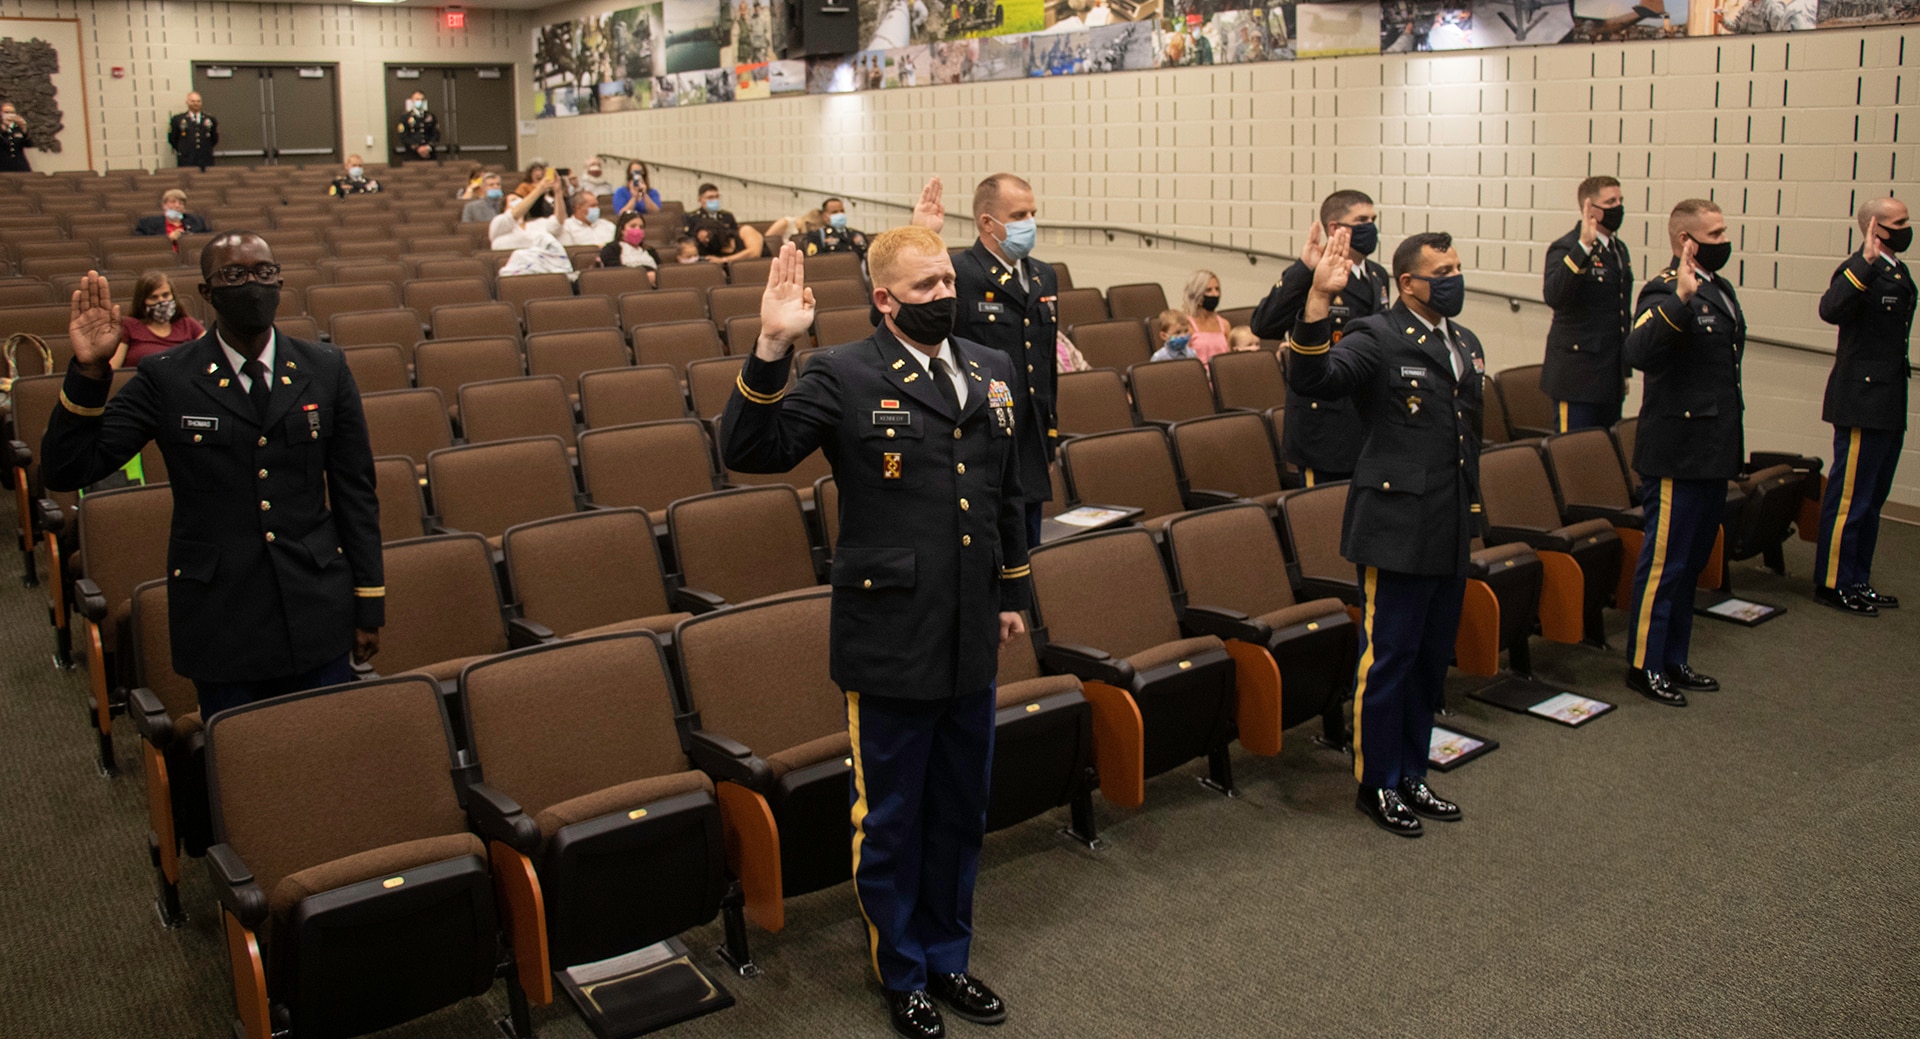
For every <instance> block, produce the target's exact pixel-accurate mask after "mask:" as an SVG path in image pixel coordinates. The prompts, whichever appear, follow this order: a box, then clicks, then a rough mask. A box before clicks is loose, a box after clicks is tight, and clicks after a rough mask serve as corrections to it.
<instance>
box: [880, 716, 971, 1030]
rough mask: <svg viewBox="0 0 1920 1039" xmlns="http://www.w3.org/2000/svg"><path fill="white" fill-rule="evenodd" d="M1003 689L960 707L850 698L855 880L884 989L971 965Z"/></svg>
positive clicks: (919, 984) (902, 988)
mask: <svg viewBox="0 0 1920 1039" xmlns="http://www.w3.org/2000/svg"><path fill="white" fill-rule="evenodd" d="M994 695H995V694H994V687H993V686H988V687H987V688H986V689H984V690H982V691H980V692H977V693H971V694H968V695H966V696H957V697H954V698H953V699H951V700H905V699H901V698H899V697H889V696H862V695H861V694H859V693H855V692H849V693H847V735H848V737H849V739H850V741H851V742H852V745H853V791H852V798H853V885H854V894H855V896H856V897H857V898H859V900H860V913H861V915H862V916H864V917H865V918H866V922H867V945H868V949H869V951H871V953H872V955H873V971H874V973H875V974H877V975H879V977H880V984H881V985H883V986H885V987H886V988H889V989H892V990H894V991H897V992H910V991H913V990H914V989H923V988H926V987H927V975H928V974H958V973H961V972H963V971H965V970H966V969H967V950H968V947H969V946H970V945H971V944H972V941H973V881H974V876H975V874H976V873H978V872H979V868H980V842H981V839H982V837H984V836H985V834H986V830H987V787H988V780H989V778H990V777H991V776H992V774H993V716H994Z"/></svg>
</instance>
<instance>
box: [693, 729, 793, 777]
mask: <svg viewBox="0 0 1920 1039" xmlns="http://www.w3.org/2000/svg"><path fill="white" fill-rule="evenodd" d="M687 757H688V758H690V759H691V760H692V761H693V764H694V767H695V768H698V769H699V770H700V771H702V772H705V773H706V774H707V775H709V776H712V777H713V778H715V779H729V780H732V781H733V782H735V783H738V784H740V785H741V786H744V787H746V788H747V789H749V790H766V789H767V787H768V785H769V784H770V783H771V782H772V780H773V772H772V770H771V769H769V768H768V767H767V763H766V762H765V761H762V760H760V759H759V758H757V757H755V756H754V753H753V751H752V750H750V749H748V748H747V745H746V744H744V743H741V742H740V741H738V740H736V739H733V738H731V737H728V736H723V735H721V734H720V733H717V732H708V731H707V730H705V729H694V730H693V731H692V732H689V733H688V734H687Z"/></svg>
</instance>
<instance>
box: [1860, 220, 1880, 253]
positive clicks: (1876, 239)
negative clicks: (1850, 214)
mask: <svg viewBox="0 0 1920 1039" xmlns="http://www.w3.org/2000/svg"><path fill="white" fill-rule="evenodd" d="M1860 255H1862V256H1865V257H1866V258H1867V262H1868V263H1872V262H1873V261H1875V260H1877V259H1879V258H1880V255H1881V247H1880V218H1879V217H1877V216H1876V217H1874V218H1872V219H1870V220H1868V221H1867V240H1866V242H1865V243H1863V244H1862V245H1861V247H1860Z"/></svg>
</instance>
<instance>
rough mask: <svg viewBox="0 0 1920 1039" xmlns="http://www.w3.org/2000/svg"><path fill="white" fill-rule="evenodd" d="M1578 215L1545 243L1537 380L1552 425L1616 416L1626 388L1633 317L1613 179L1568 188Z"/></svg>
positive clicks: (1621, 213) (1571, 426) (1599, 423)
mask: <svg viewBox="0 0 1920 1039" xmlns="http://www.w3.org/2000/svg"><path fill="white" fill-rule="evenodd" d="M1574 194H1575V196H1576V198H1577V200H1578V201H1579V203H1580V223H1579V224H1577V225H1576V226H1575V227H1574V229H1573V230H1571V231H1569V232H1567V233H1566V234H1564V235H1562V236H1561V237H1560V238H1558V239H1556V240H1555V241H1554V243H1553V244H1552V245H1549V246H1547V272H1546V276H1545V280H1546V285H1545V289H1544V292H1545V297H1546V301H1547V306H1549V307H1551V308H1553V325H1552V327H1550V328H1548V329H1547V356H1546V363H1545V364H1544V365H1542V366H1541V369H1540V388H1541V389H1542V390H1544V391H1545V392H1546V394H1547V396H1549V397H1551V398H1553V401H1554V403H1555V405H1556V407H1555V411H1556V418H1557V420H1558V422H1559V427H1560V432H1562V433H1565V432H1568V431H1570V430H1575V429H1591V428H1594V427H1599V428H1601V429H1608V428H1611V427H1612V426H1613V424H1614V423H1616V422H1618V421H1620V405H1621V402H1622V401H1624V400H1625V399H1626V396H1627V376H1628V374H1629V372H1628V369H1627V366H1626V362H1625V360H1623V359H1622V356H1621V352H1622V349H1623V347H1624V346H1625V344H1626V341H1627V326H1628V324H1629V323H1630V322H1632V320H1633V257H1632V255H1630V254H1629V253H1628V252H1627V243H1625V242H1623V241H1621V240H1620V238H1619V233H1620V224H1621V222H1622V221H1624V220H1625V219H1626V215H1627V206H1626V201H1625V199H1624V198H1623V197H1622V196H1621V193H1620V182H1619V181H1617V180H1615V179H1613V178H1612V177H1588V178H1587V179H1586V180H1583V181H1581V182H1580V186H1579V188H1578V189H1576V190H1575V192H1574Z"/></svg>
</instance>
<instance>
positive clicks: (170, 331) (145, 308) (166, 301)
mask: <svg viewBox="0 0 1920 1039" xmlns="http://www.w3.org/2000/svg"><path fill="white" fill-rule="evenodd" d="M206 334H207V330H206V328H205V327H204V326H202V325H201V324H200V322H198V321H195V320H194V319H193V316H192V315H191V314H188V313H187V312H186V311H184V310H182V309H181V307H180V301H179V300H177V299H175V298H174V297H173V285H172V284H170V283H169V282H168V281H167V276H166V274H164V273H162V272H160V271H148V272H146V273H145V274H142V275H141V276H140V280H139V281H137V282H135V283H134V286H133V309H132V313H131V314H129V315H128V316H126V317H123V318H121V319H120V349H119V350H118V351H117V352H116V353H115V354H114V355H113V359H112V361H110V362H109V363H110V364H112V365H113V366H114V367H115V368H121V367H126V366H129V365H137V364H139V363H140V361H141V360H142V359H143V358H146V357H149V356H151V355H153V354H157V353H164V352H165V351H167V350H171V349H173V348H174V347H176V346H179V345H180V344H181V343H188V342H192V341H193V340H195V339H198V338H200V337H201V336H203V335H206Z"/></svg>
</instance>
